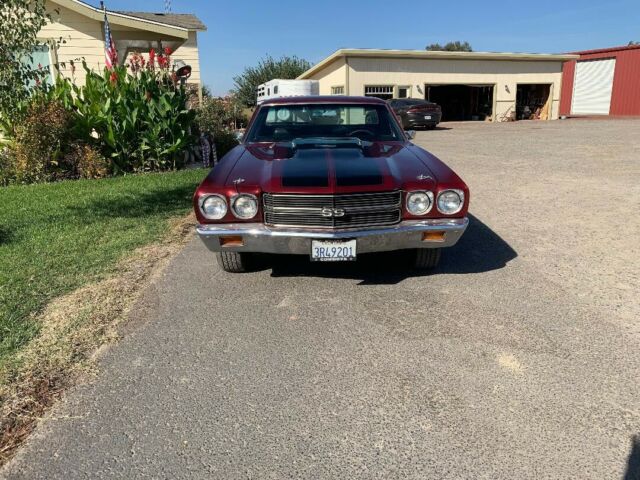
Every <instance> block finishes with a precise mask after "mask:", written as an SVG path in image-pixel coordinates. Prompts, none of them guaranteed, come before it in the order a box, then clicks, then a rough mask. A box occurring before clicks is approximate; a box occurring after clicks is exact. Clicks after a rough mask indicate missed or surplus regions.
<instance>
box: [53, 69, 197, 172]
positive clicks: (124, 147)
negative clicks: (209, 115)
mask: <svg viewBox="0 0 640 480" xmlns="http://www.w3.org/2000/svg"><path fill="white" fill-rule="evenodd" d="M85 70H86V72H87V76H86V82H85V85H84V86H83V87H77V86H75V85H73V84H71V82H70V81H69V80H68V79H61V78H59V79H58V80H57V82H56V84H55V85H54V86H53V88H52V89H51V90H50V91H49V93H48V95H49V97H50V98H52V99H54V100H57V101H60V102H62V103H63V104H64V105H66V106H67V108H69V109H71V110H72V111H73V113H74V115H73V122H72V123H73V125H72V135H73V136H74V138H75V139H76V140H77V141H79V142H82V143H87V144H92V145H94V146H95V147H96V148H97V149H98V150H99V151H100V152H101V154H102V155H103V156H104V157H105V158H106V159H107V160H108V161H109V162H110V169H111V171H112V173H115V174H118V173H123V172H141V171H156V170H170V169H176V168H180V167H182V166H183V163H184V158H185V155H184V152H185V151H186V150H188V149H189V148H191V147H192V146H193V145H194V143H195V137H194V136H193V135H192V134H191V127H192V125H193V122H194V118H195V112H194V111H193V110H189V109H188V108H187V101H188V94H187V92H186V91H185V90H184V89H182V88H179V87H176V85H175V84H174V81H173V79H172V78H171V76H170V75H169V74H168V73H167V72H166V71H165V72H163V71H157V70H155V69H137V70H135V71H134V73H133V74H130V73H128V72H127V69H126V68H125V67H118V68H116V69H114V70H112V71H111V70H107V69H105V70H104V72H103V73H102V74H101V75H99V74H96V73H94V72H92V71H90V70H89V69H88V68H87V67H86V65H85Z"/></svg>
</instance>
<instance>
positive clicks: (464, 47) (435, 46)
mask: <svg viewBox="0 0 640 480" xmlns="http://www.w3.org/2000/svg"><path fill="white" fill-rule="evenodd" d="M426 49H427V50H430V51H441V52H473V48H471V45H470V44H469V42H460V41H458V40H456V41H455V42H448V43H446V44H444V46H443V45H440V44H439V43H432V44H431V45H427V47H426Z"/></svg>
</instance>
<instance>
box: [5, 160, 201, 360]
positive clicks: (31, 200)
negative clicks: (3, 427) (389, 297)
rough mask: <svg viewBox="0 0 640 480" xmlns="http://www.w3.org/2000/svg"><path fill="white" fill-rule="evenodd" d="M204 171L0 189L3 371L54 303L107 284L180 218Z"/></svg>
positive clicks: (30, 337)
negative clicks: (118, 268) (132, 256)
mask: <svg viewBox="0 0 640 480" xmlns="http://www.w3.org/2000/svg"><path fill="white" fill-rule="evenodd" d="M204 175H205V172H204V171H203V170H185V171H181V172H171V173H163V174H147V175H132V176H126V177H119V178H111V179H105V180H83V181H68V182H60V183H54V184H44V185H29V186H14V187H7V188H0V371H1V370H2V369H3V367H4V366H6V365H7V364H8V363H9V362H10V361H11V358H12V356H13V355H14V354H15V353H16V352H17V351H18V350H19V349H20V348H22V347H24V346H25V345H26V344H27V343H28V342H29V341H30V340H32V339H33V338H34V337H35V336H36V335H37V334H38V332H39V329H40V325H39V324H38V322H37V320H36V316H37V314H38V313H40V312H41V311H42V310H43V308H44V306H45V305H46V304H47V303H48V302H50V301H51V300H52V299H53V298H55V297H58V296H60V295H64V294H66V293H69V292H71V291H73V290H75V289H77V288H79V287H82V286H84V285H87V284H89V283H93V282H97V281H100V280H102V279H104V278H106V277H107V276H108V275H109V274H110V273H112V272H113V271H114V269H115V266H116V264H117V263H118V261H119V260H120V259H122V258H123V257H126V255H127V254H128V253H130V252H132V251H133V250H134V249H136V248H139V247H142V246H144V245H147V244H150V243H153V242H156V241H159V240H160V239H162V238H163V236H164V235H165V234H166V233H167V231H168V229H169V224H170V221H171V220H172V219H173V218H175V217H179V216H183V215H185V214H186V213H187V212H189V210H190V208H191V197H192V195H193V192H194V190H195V188H196V186H197V185H198V183H199V182H200V181H201V180H202V178H203V177H204Z"/></svg>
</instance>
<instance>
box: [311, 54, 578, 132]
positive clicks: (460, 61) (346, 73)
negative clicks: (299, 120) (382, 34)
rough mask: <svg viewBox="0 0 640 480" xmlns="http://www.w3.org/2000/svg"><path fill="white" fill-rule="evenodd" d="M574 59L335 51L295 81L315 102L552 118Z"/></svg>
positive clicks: (474, 116)
mask: <svg viewBox="0 0 640 480" xmlns="http://www.w3.org/2000/svg"><path fill="white" fill-rule="evenodd" d="M577 58H578V57H577V56H576V55H555V54H537V53H494V52H445V51H427V50H373V49H341V50H338V51H336V52H334V53H333V54H331V55H330V56H328V57H327V58H325V59H324V60H322V61H321V62H319V63H318V64H317V65H315V66H313V67H312V68H311V69H309V70H308V71H306V72H305V73H303V74H302V75H301V76H300V77H298V78H299V79H311V80H318V81H319V82H320V94H321V95H343V94H344V95H364V96H373V97H379V98H382V99H390V98H416V99H425V100H429V101H433V102H436V103H438V104H440V105H441V106H442V114H443V120H493V121H505V120H514V119H524V118H541V119H556V118H558V112H559V105H560V89H561V84H562V66H563V63H564V62H566V61H571V60H575V59H577Z"/></svg>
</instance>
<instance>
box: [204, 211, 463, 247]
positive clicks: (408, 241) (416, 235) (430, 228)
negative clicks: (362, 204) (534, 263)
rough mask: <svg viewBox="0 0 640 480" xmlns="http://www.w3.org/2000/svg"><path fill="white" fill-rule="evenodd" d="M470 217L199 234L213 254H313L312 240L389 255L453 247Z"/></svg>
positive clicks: (229, 227)
mask: <svg viewBox="0 0 640 480" xmlns="http://www.w3.org/2000/svg"><path fill="white" fill-rule="evenodd" d="M468 225H469V220H468V219H467V218H451V219H430V220H406V221H404V222H400V223H399V224H398V225H394V226H392V227H382V228H375V229H368V230H326V229H325V230H323V229H317V228H315V229H314V228H285V227H267V226H266V225H264V224H262V223H228V224H215V225H213V224H211V225H198V226H197V227H196V230H197V232H198V235H199V236H200V238H201V239H202V241H203V242H204V243H205V245H206V246H207V248H208V249H209V250H211V251H212V252H222V251H230V252H262V253H284V254H299V255H309V254H310V252H311V241H312V240H350V239H354V238H355V239H357V241H358V243H357V252H358V253H359V254H360V253H371V252H386V251H390V250H402V249H409V248H440V247H451V246H453V245H455V244H456V242H457V241H458V240H459V239H460V237H461V236H462V234H463V233H464V231H465V230H466V228H467V226H468ZM429 232H434V233H435V232H443V233H444V239H443V240H438V241H433V240H429V239H425V238H424V234H425V233H429ZM229 237H242V244H238V242H229V243H227V244H226V245H225V246H222V245H221V243H223V242H224V240H225V239H229Z"/></svg>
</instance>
